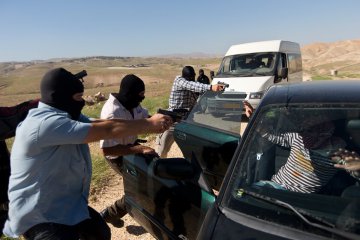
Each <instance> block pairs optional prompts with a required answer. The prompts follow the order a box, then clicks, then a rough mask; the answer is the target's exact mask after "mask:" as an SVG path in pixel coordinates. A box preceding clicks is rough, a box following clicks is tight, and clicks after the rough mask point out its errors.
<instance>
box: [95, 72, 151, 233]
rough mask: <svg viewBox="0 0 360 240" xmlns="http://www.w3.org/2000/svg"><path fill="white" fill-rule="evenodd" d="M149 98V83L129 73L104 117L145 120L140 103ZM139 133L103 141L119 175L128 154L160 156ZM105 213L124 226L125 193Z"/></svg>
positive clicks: (105, 217) (145, 113) (108, 101)
mask: <svg viewBox="0 0 360 240" xmlns="http://www.w3.org/2000/svg"><path fill="white" fill-rule="evenodd" d="M144 98H145V84H144V82H143V81H142V80H141V79H140V78H139V77H137V76H135V75H133V74H129V75H126V76H125V77H124V78H123V79H122V80H121V82H120V89H119V93H111V94H110V96H109V99H108V100H107V101H106V103H105V104H104V106H103V108H102V110H101V117H100V118H101V119H113V118H118V119H124V120H134V119H144V118H148V117H149V114H148V111H147V109H145V108H143V107H142V106H141V105H140V103H141V102H142V101H143V100H144ZM137 138H138V136H137V135H132V136H127V137H122V136H119V137H118V138H114V139H107V140H101V141H100V148H101V149H102V151H103V153H104V156H105V159H106V161H107V162H108V163H109V164H110V166H111V167H112V168H113V169H115V170H116V171H117V172H118V173H119V174H122V164H123V159H122V158H123V156H124V155H128V154H148V155H157V154H156V152H155V150H154V149H152V148H150V147H147V146H144V145H141V144H139V143H138V142H137ZM100 214H101V216H102V217H103V218H104V220H105V221H106V222H108V223H111V224H112V225H113V226H114V227H118V228H120V227H122V226H123V225H124V222H123V221H122V220H121V218H122V217H123V216H125V215H126V214H127V211H126V208H125V198H124V196H123V197H122V198H121V199H119V200H117V201H115V203H114V204H112V205H111V206H109V207H107V208H105V209H104V210H103V211H101V212H100Z"/></svg>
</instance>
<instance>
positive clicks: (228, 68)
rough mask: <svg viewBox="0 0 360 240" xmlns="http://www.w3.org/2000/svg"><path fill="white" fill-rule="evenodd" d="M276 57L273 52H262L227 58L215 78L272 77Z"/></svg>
mask: <svg viewBox="0 0 360 240" xmlns="http://www.w3.org/2000/svg"><path fill="white" fill-rule="evenodd" d="M277 55H278V53H274V52H263V53H248V54H240V55H233V56H227V57H225V58H224V59H223V61H222V63H221V67H220V69H219V72H218V74H217V76H219V75H220V76H222V77H224V76H227V75H228V76H244V77H245V76H246V77H248V76H272V75H274V72H275V69H276V67H275V63H276V58H277Z"/></svg>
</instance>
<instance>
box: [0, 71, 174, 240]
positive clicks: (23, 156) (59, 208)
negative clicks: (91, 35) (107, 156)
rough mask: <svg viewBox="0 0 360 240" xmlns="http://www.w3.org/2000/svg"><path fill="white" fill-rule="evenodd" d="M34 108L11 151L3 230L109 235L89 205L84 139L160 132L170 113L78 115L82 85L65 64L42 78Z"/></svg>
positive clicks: (43, 235)
mask: <svg viewBox="0 0 360 240" xmlns="http://www.w3.org/2000/svg"><path fill="white" fill-rule="evenodd" d="M40 87H41V89H40V91H41V100H40V103H39V106H38V108H36V109H33V110H30V111H29V113H28V116H27V117H26V119H25V120H24V121H23V122H22V123H20V124H19V126H18V128H17V130H16V137H15V141H14V144H13V147H12V152H11V176H10V180H9V201H10V203H9V216H8V219H7V221H6V223H5V227H4V230H3V232H4V233H5V234H6V235H7V236H10V237H18V236H19V235H23V236H24V237H25V238H26V239H68V240H72V239H74V240H75V239H76V240H78V239H79V238H81V239H110V238H111V234H110V229H109V227H108V226H107V224H106V222H105V221H104V220H103V219H102V218H101V216H100V214H99V213H97V212H96V211H95V210H94V209H92V208H90V207H89V206H88V196H89V188H90V180H91V168H92V167H91V158H90V151H89V147H88V145H87V143H89V142H94V141H99V140H101V139H111V138H117V137H123V136H129V135H135V134H140V133H148V132H162V131H164V130H166V129H168V127H169V126H170V125H171V124H172V121H171V118H169V117H167V116H164V115H161V114H155V115H154V116H153V117H151V118H148V119H141V120H133V121H126V120H119V119H111V120H94V121H90V119H88V118H87V117H86V116H84V115H82V114H81V110H82V108H83V106H84V100H83V98H82V96H83V92H84V86H83V84H82V81H80V79H79V78H78V77H77V76H76V75H74V74H72V73H70V72H68V71H66V70H65V69H63V68H57V69H53V70H50V71H49V72H47V73H46V74H45V75H44V77H43V79H42V81H41V86H40Z"/></svg>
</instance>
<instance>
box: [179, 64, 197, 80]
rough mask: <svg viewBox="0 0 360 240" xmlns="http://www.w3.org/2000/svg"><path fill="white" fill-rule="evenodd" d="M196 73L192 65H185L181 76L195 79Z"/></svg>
mask: <svg viewBox="0 0 360 240" xmlns="http://www.w3.org/2000/svg"><path fill="white" fill-rule="evenodd" d="M195 75H196V74H195V70H194V68H193V67H191V66H185V67H184V68H183V70H182V74H181V76H182V77H183V78H185V79H186V80H188V81H195Z"/></svg>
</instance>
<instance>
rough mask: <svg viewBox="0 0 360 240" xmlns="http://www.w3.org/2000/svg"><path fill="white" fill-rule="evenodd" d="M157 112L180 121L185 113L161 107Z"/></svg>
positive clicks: (174, 120)
mask: <svg viewBox="0 0 360 240" xmlns="http://www.w3.org/2000/svg"><path fill="white" fill-rule="evenodd" d="M157 112H158V113H161V114H164V115H167V116H169V117H171V118H172V120H173V122H180V121H181V119H183V117H184V114H182V113H180V112H172V111H168V110H165V109H161V108H159V109H158V111H157Z"/></svg>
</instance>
